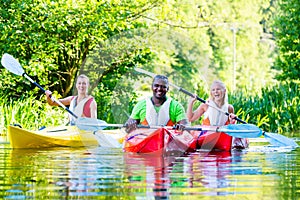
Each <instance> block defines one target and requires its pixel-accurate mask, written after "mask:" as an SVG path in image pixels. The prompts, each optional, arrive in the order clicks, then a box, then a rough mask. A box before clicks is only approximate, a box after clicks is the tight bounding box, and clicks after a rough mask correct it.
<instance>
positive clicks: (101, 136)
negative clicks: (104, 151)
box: [95, 131, 122, 148]
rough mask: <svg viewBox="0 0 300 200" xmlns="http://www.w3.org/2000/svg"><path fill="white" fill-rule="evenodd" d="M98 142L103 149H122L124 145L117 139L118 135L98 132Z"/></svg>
mask: <svg viewBox="0 0 300 200" xmlns="http://www.w3.org/2000/svg"><path fill="white" fill-rule="evenodd" d="M95 135H96V138H97V141H98V143H99V145H100V146H101V147H110V148H121V147H122V143H120V142H119V139H120V138H119V139H117V138H116V136H115V135H116V134H113V133H105V132H102V131H97V132H96V133H95Z"/></svg>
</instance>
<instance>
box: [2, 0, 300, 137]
mask: <svg viewBox="0 0 300 200" xmlns="http://www.w3.org/2000/svg"><path fill="white" fill-rule="evenodd" d="M299 4H300V3H299V2H298V1H296V0H289V1H288V0H281V1H278V0H275V1H274V0H257V1H246V0H240V1H230V2H227V1H223V2H222V4H220V3H219V2H218V1H217V2H215V1H210V0H206V1H203V2H202V3H201V4H199V3H198V2H196V1H190V0H183V1H165V0H153V1H146V0H137V1H129V2H128V1H93V0H89V1H86V0H85V1H83V0H78V1H76V2H74V1H61V0H57V1H51V2H49V1H46V2H45V1H40V0H37V1H34V2H32V1H31V0H24V1H22V2H15V3H11V2H8V1H3V2H1V5H2V6H1V8H0V11H1V13H2V14H1V18H0V22H1V27H2V28H1V29H0V32H1V42H0V54H1V55H3V53H9V54H11V55H13V56H14V57H16V58H17V59H18V60H19V61H20V63H21V65H22V67H23V68H24V70H25V71H26V73H27V74H29V75H30V76H31V77H32V78H33V79H34V80H35V81H37V82H38V83H39V84H40V85H42V86H44V87H45V89H49V90H51V91H54V92H55V93H54V94H57V95H55V96H56V97H57V98H59V97H65V96H68V95H72V94H73V91H74V89H73V88H74V78H75V77H76V76H77V75H78V74H82V73H84V74H87V75H88V76H89V77H90V79H91V88H90V89H91V90H90V91H91V93H92V94H93V95H94V96H95V98H96V101H97V103H98V116H99V118H101V119H103V120H105V121H107V122H109V123H123V122H124V121H125V120H126V119H127V117H128V115H129V114H130V112H131V109H132V107H133V105H134V104H135V103H136V101H137V99H138V98H141V96H142V95H144V94H145V93H144V92H146V91H149V83H150V82H151V78H149V77H147V76H144V75H142V74H139V73H137V72H136V71H135V70H134V68H136V67H138V68H142V69H145V70H147V71H149V72H153V73H155V74H165V75H167V76H168V77H169V79H170V82H172V83H174V84H176V85H177V86H180V87H182V88H185V89H187V90H189V91H191V92H194V93H197V94H198V96H200V97H201V98H203V99H206V98H207V91H208V85H210V83H211V82H212V81H213V80H214V79H221V80H222V81H223V82H225V84H226V85H227V87H228V90H229V92H230V103H232V104H233V105H234V106H235V108H236V113H237V114H238V115H239V117H240V118H242V119H244V120H246V121H247V122H249V123H253V124H256V125H258V126H259V127H261V128H263V129H264V130H267V131H272V132H280V133H284V132H290V131H297V130H299V129H300V122H299V121H300V120H299V116H297V113H299V107H300V106H299V77H300V74H299V73H300V70H299V66H300V64H299V60H300V58H299V40H298V35H299V34H298V33H299V30H300V27H299V26H300V23H299V18H298V17H297V16H298V15H297V14H298V11H299V10H300V5H299ZM287 27H289V28H287ZM0 82H1V84H0V100H1V102H0V111H1V112H0V117H1V121H0V127H1V128H2V130H3V131H5V129H6V128H5V127H7V125H8V124H11V123H19V124H21V125H22V126H23V127H26V128H30V129H38V128H40V126H51V125H59V124H65V123H66V120H67V114H66V113H65V111H63V110H62V109H61V108H58V107H49V106H48V105H46V104H45V100H44V97H43V94H41V93H40V91H39V90H38V89H37V88H35V87H34V85H33V84H31V83H30V82H28V81H27V80H24V79H23V78H20V77H18V76H16V75H13V74H12V73H10V72H8V71H7V70H6V69H4V68H0ZM170 95H172V96H173V97H174V98H176V99H178V100H179V101H180V102H181V103H183V104H184V105H186V102H187V97H186V96H185V95H184V94H180V92H176V91H175V90H171V91H170Z"/></svg>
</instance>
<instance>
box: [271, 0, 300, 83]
mask: <svg viewBox="0 0 300 200" xmlns="http://www.w3.org/2000/svg"><path fill="white" fill-rule="evenodd" d="M278 8H279V9H278V12H276V16H275V24H274V33H275V37H276V43H277V47H278V57H277V60H276V63H275V65H274V68H275V69H277V70H280V72H281V73H280V74H278V76H277V78H278V79H279V80H299V77H300V38H299V31H300V17H299V12H300V2H299V1H298V0H279V1H278Z"/></svg>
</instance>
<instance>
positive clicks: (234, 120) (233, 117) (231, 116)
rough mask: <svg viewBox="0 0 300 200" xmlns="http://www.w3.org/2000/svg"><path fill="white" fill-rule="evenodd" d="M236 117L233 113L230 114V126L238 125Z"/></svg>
mask: <svg viewBox="0 0 300 200" xmlns="http://www.w3.org/2000/svg"><path fill="white" fill-rule="evenodd" d="M235 118H236V115H235V114H233V113H230V114H229V122H230V124H235V123H236V119H235Z"/></svg>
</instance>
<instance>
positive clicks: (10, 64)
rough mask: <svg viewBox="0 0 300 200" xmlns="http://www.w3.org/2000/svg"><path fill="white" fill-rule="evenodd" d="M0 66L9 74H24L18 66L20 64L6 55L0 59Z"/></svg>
mask: <svg viewBox="0 0 300 200" xmlns="http://www.w3.org/2000/svg"><path fill="white" fill-rule="evenodd" d="M1 64H2V65H3V67H5V68H6V69H7V70H8V71H10V72H11V73H14V74H16V75H19V76H22V75H23V74H24V69H23V68H22V66H21V65H20V63H19V62H18V61H17V60H16V59H15V58H14V57H13V56H12V55H9V54H8V53H5V54H3V56H2V59H1Z"/></svg>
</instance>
